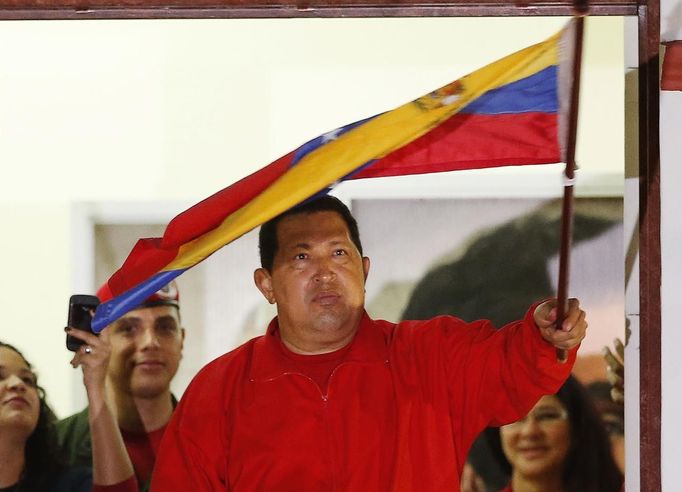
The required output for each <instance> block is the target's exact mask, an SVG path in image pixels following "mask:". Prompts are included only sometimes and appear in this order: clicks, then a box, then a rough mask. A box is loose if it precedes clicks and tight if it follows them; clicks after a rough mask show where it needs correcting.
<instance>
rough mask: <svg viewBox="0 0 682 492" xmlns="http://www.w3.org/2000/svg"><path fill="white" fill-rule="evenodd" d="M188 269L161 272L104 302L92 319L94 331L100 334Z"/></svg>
mask: <svg viewBox="0 0 682 492" xmlns="http://www.w3.org/2000/svg"><path fill="white" fill-rule="evenodd" d="M186 270H187V269H186V268H183V269H180V270H169V271H167V272H159V273H157V274H156V275H154V276H153V277H150V278H149V279H147V280H145V281H144V282H142V283H141V284H138V285H136V286H135V287H133V288H132V289H130V290H127V291H126V292H124V293H123V294H121V295H120V296H116V297H114V298H112V299H110V300H108V301H107V302H103V303H102V304H100V305H99V306H98V307H97V311H96V312H95V317H94V318H93V319H92V331H94V332H95V333H99V332H100V331H102V330H103V329H104V328H106V327H107V326H108V325H109V324H111V323H113V322H114V321H116V320H117V319H118V318H120V317H121V316H123V315H124V314H126V313H127V312H128V311H132V310H133V309H135V308H137V307H138V306H139V305H140V304H142V303H143V302H144V301H145V299H147V297H149V296H151V295H152V294H154V293H155V292H157V291H158V290H159V289H161V287H163V286H165V285H166V284H167V283H169V282H170V281H171V280H173V279H175V278H176V277H179V276H180V275H181V274H183V273H184V272H185V271H186Z"/></svg>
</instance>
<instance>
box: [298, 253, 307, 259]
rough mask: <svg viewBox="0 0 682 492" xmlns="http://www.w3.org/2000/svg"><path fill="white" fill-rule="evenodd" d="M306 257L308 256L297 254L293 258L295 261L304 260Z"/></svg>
mask: <svg viewBox="0 0 682 492" xmlns="http://www.w3.org/2000/svg"><path fill="white" fill-rule="evenodd" d="M307 257H308V255H307V254H305V253H298V254H297V255H296V256H295V258H296V259H297V260H305V259H306V258H307Z"/></svg>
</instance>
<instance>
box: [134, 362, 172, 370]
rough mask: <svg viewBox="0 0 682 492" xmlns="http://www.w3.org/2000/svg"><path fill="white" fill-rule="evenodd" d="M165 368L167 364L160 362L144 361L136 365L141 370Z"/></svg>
mask: <svg viewBox="0 0 682 492" xmlns="http://www.w3.org/2000/svg"><path fill="white" fill-rule="evenodd" d="M164 366H165V364H164V363H163V362H162V361H160V360H143V361H140V362H137V363H136V364H135V367H139V368H141V369H160V368H162V367H164Z"/></svg>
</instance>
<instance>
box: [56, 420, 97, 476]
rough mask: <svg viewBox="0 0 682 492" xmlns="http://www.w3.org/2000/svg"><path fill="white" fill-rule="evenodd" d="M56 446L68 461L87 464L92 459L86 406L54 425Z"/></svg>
mask: <svg viewBox="0 0 682 492" xmlns="http://www.w3.org/2000/svg"><path fill="white" fill-rule="evenodd" d="M54 432H55V437H56V439H57V446H58V447H59V449H60V452H61V454H62V456H63V457H64V458H65V459H66V461H67V462H68V463H71V464H79V465H86V466H89V465H90V464H91V462H92V461H91V460H92V448H91V444H90V425H89V422H88V407H86V408H85V409H83V410H82V411H80V412H78V413H75V414H73V415H71V416H69V417H66V418H64V419H62V420H59V421H58V422H56V423H55V425H54Z"/></svg>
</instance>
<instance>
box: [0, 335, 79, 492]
mask: <svg viewBox="0 0 682 492" xmlns="http://www.w3.org/2000/svg"><path fill="white" fill-rule="evenodd" d="M55 420H56V419H55V416H54V414H53V413H52V410H50V407H48V405H47V402H46V401H45V392H44V391H43V389H42V388H41V387H40V386H38V381H37V378H36V375H35V374H34V373H33V371H32V370H31V365H30V364H29V363H28V362H27V361H26V359H25V358H24V356H23V355H22V354H21V352H19V351H18V350H17V349H16V348H14V347H13V346H11V345H8V344H6V343H3V342H0V490H2V491H3V492H4V491H12V492H15V491H16V492H19V491H31V492H39V491H55V492H56V491H60V492H61V491H63V492H67V491H69V492H70V491H74V492H76V491H78V492H80V491H90V490H91V488H92V478H91V473H90V470H87V469H75V468H69V467H67V466H65V465H63V464H62V463H61V462H60V460H59V458H58V456H57V452H56V441H55V436H54V434H53V424H54V422H55Z"/></svg>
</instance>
